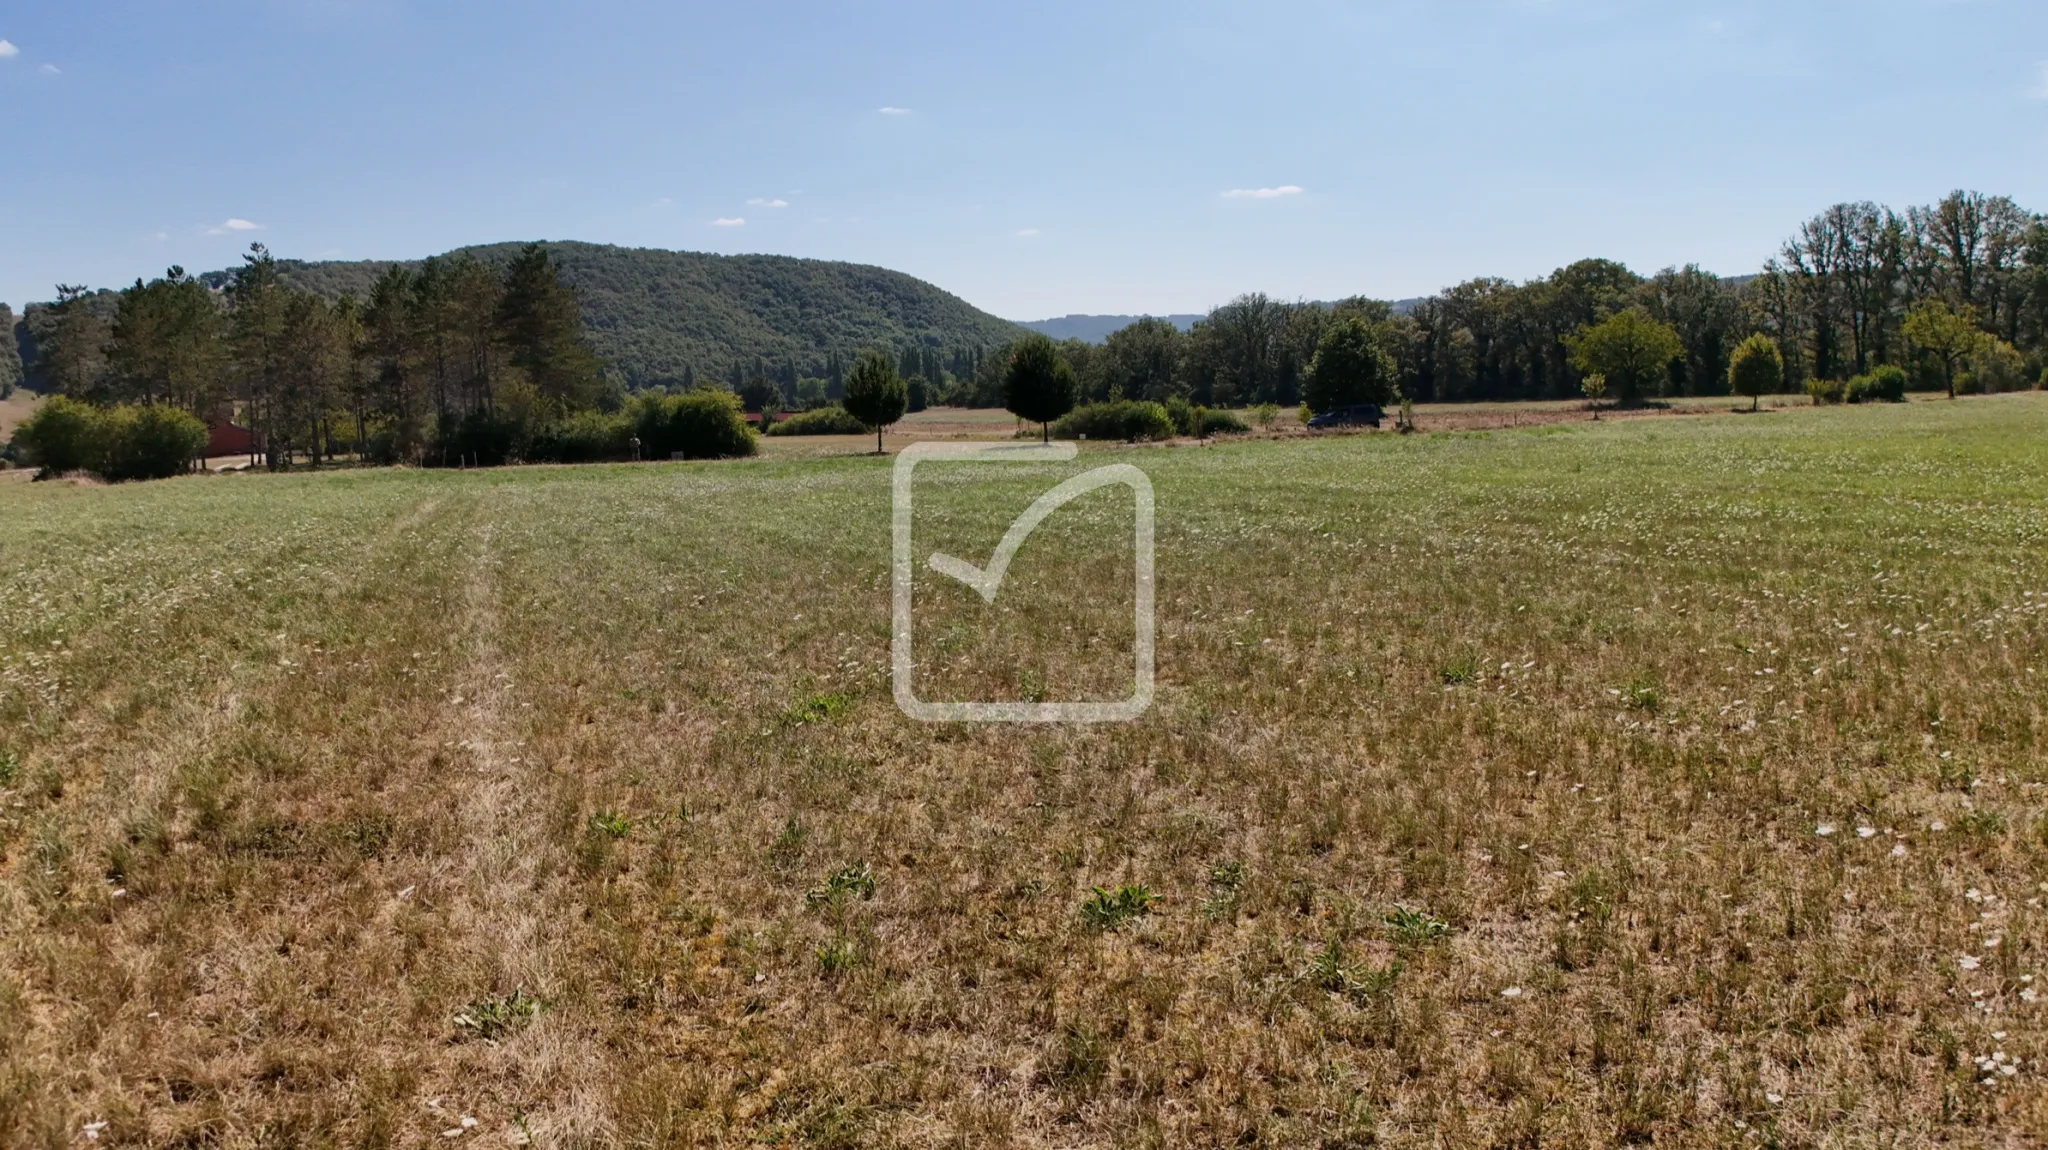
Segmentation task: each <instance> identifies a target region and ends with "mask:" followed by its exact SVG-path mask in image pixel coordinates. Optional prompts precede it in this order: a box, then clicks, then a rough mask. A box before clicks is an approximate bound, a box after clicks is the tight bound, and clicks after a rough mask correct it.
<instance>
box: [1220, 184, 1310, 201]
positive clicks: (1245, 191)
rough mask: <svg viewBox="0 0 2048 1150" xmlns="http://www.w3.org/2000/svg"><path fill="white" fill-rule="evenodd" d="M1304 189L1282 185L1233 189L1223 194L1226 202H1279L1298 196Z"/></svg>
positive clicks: (1292, 185)
mask: <svg viewBox="0 0 2048 1150" xmlns="http://www.w3.org/2000/svg"><path fill="white" fill-rule="evenodd" d="M1301 192H1302V189H1301V188H1299V187H1298V186H1296V185H1294V184H1281V185H1280V186H1279V187H1277V188H1232V189H1230V190H1229V191H1227V192H1225V193H1223V198H1224V199H1226V200H1277V199H1279V198H1280V197H1282V196H1298V195H1300V194H1301Z"/></svg>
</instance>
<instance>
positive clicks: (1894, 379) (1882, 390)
mask: <svg viewBox="0 0 2048 1150" xmlns="http://www.w3.org/2000/svg"><path fill="white" fill-rule="evenodd" d="M1869 379H1870V397H1871V398H1872V399H1875V400H1878V401H1880V402H1883V403H1904V402H1906V384H1907V377H1906V369H1905V368H1903V367H1900V366H1899V365H1898V364H1895V363H1886V364H1880V365H1878V366H1877V367H1874V368H1872V369H1871V370H1870V376H1869Z"/></svg>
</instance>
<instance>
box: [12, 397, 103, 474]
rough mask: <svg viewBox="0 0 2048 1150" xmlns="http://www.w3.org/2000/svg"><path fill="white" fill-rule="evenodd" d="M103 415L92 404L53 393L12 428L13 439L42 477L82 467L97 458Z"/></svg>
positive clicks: (96, 460)
mask: <svg viewBox="0 0 2048 1150" xmlns="http://www.w3.org/2000/svg"><path fill="white" fill-rule="evenodd" d="M103 419H104V413H103V412H102V411H101V410H100V409H99V408H97V407H94V406H92V405H91V404H86V403H80V402H78V401H77V400H75V399H72V398H70V397H69V396H63V395H53V396H51V397H50V398H49V399H47V400H44V401H43V403H42V405H41V406H40V407H37V408H36V413H35V414H34V415H31V416H29V417H28V418H27V419H26V420H24V421H23V422H22V424H21V426H19V427H17V428H15V429H14V443H15V445H16V446H17V447H19V448H20V449H21V450H22V453H23V454H24V455H25V457H26V459H25V462H28V463H30V464H33V465H34V466H36V467H40V468H42V474H43V476H44V477H48V476H52V475H60V474H62V473H64V472H66V471H84V470H87V469H88V468H91V467H93V465H94V464H96V463H97V462H98V458H99V452H100V445H101V443H102V441H103V435H104V432H103V431H102V429H101V423H102V422H103Z"/></svg>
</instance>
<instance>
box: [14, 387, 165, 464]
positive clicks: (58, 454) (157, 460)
mask: <svg viewBox="0 0 2048 1150" xmlns="http://www.w3.org/2000/svg"><path fill="white" fill-rule="evenodd" d="M14 442H15V444H16V445H18V446H19V447H20V448H21V449H22V450H23V451H24V452H25V453H26V454H27V455H28V460H29V462H31V463H34V464H35V465H36V466H38V467H41V468H42V469H43V474H44V475H45V476H50V475H57V474H61V473H63V472H66V471H90V472H93V473H94V474H96V475H98V476H99V477H100V478H102V479H105V480H108V481H109V482H114V483H119V482H123V481H125V480H130V479H163V478H166V477H168V476H172V475H178V474H181V473H183V472H185V471H186V470H188V469H189V468H190V467H191V466H192V460H194V459H196V458H198V456H199V453H200V452H201V451H204V450H205V449H206V425H205V424H204V423H201V422H200V421H199V420H198V418H197V417H195V416H193V415H192V414H191V413H190V412H187V411H185V410H183V409H180V408H176V407H170V406H167V405H163V404H147V405H135V406H131V405H125V404H124V405H122V406H120V407H105V408H102V407H93V406H92V405H90V404H85V403H80V402H78V401H77V400H75V399H70V398H68V397H65V396H61V395H59V396H53V397H51V398H50V400H49V401H48V402H46V403H44V404H43V405H42V406H40V407H38V408H37V409H36V413H35V414H34V415H32V416H30V417H29V418H28V420H27V421H26V422H24V423H23V424H22V425H21V426H20V427H18V428H16V429H15V431H14Z"/></svg>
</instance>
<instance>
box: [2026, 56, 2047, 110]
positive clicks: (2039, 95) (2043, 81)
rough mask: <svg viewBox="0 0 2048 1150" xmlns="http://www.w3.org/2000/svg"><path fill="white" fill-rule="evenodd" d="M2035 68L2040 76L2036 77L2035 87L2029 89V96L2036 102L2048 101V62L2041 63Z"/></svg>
mask: <svg viewBox="0 0 2048 1150" xmlns="http://www.w3.org/2000/svg"><path fill="white" fill-rule="evenodd" d="M2034 68H2035V71H2036V72H2037V73H2038V74H2037V75H2036V76H2035V77H2034V86H2033V87H2032V88H2030V89H2028V91H2027V94H2028V95H2029V96H2032V97H2033V98H2034V99H2036V100H2048V60H2043V61H2041V62H2040V63H2039V64H2036V65H2034Z"/></svg>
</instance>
